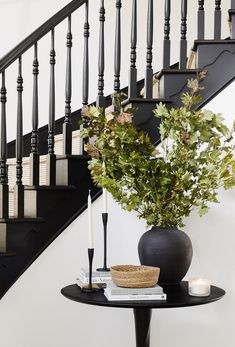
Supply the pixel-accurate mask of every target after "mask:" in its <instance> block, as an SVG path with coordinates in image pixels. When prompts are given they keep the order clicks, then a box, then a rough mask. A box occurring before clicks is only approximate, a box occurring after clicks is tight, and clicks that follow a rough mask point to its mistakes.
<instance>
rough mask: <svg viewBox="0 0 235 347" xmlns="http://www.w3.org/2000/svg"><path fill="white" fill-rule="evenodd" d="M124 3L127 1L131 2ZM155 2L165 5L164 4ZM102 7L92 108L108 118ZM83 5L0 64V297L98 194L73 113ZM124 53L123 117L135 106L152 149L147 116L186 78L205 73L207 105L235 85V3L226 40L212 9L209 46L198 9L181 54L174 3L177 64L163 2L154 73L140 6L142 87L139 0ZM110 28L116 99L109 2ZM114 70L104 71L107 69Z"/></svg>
mask: <svg viewBox="0 0 235 347" xmlns="http://www.w3.org/2000/svg"><path fill="white" fill-rule="evenodd" d="M130 1H131V0H130ZM162 1H163V0H162ZM104 2H105V1H104V0H101V1H100V11H99V14H97V16H98V15H99V21H100V32H99V52H98V78H97V77H96V76H92V77H93V78H94V79H98V92H97V99H96V105H97V106H99V107H103V108H105V109H106V111H107V112H110V111H112V109H113V105H112V97H111V95H109V96H107V97H105V96H104V69H105V62H104V52H105V44H106V41H105V3H104ZM89 3H92V1H86V0H73V1H71V2H70V3H69V4H68V5H67V6H65V7H64V8H63V9H62V10H61V11H59V12H58V13H56V14H55V15H54V16H53V17H52V18H50V19H49V20H48V21H47V22H46V23H44V24H43V25H42V26H41V27H39V28H38V29H37V30H35V31H34V32H33V33H32V34H31V35H29V36H28V37H27V38H26V39H25V40H23V41H22V42H21V43H19V44H18V45H17V46H16V47H15V48H14V49H13V50H12V51H10V52H9V53H8V54H6V55H5V56H4V57H3V58H2V59H0V73H1V77H2V78H1V90H0V94H1V95H0V102H1V114H0V115H1V117H0V125H1V132H0V134H1V140H0V297H2V296H3V295H4V294H5V293H6V291H7V290H8V289H9V287H10V286H11V285H12V284H13V283H14V282H15V281H16V280H17V278H18V277H19V276H20V275H21V274H22V273H23V272H24V271H25V270H26V269H27V267H29V266H30V264H31V263H32V262H33V261H34V260H35V259H36V258H37V257H38V256H39V255H40V254H41V253H42V252H43V250H44V249H45V248H46V247H47V246H48V245H49V244H50V243H51V242H53V240H54V239H55V238H56V237H57V236H58V235H59V234H60V233H61V232H62V231H63V230H64V229H65V228H66V227H67V226H68V225H69V224H70V223H71V222H72V221H73V220H74V219H75V218H76V217H77V216H78V215H79V214H81V213H82V212H83V211H84V210H85V209H86V207H87V205H86V203H87V194H88V190H89V189H91V192H92V198H93V200H94V199H96V198H97V197H98V196H99V195H100V194H101V191H100V190H99V189H98V188H97V187H95V186H94V185H93V183H92V181H91V178H90V174H89V170H88V168H87V162H88V160H89V157H88V156H87V155H86V153H84V152H83V143H82V140H81V138H80V129H79V120H80V119H81V110H82V109H80V110H75V111H73V112H72V110H71V96H72V82H73V79H74V76H73V75H72V72H71V68H72V60H71V51H72V44H73V36H72V25H71V18H72V15H73V13H74V12H75V11H77V10H78V9H79V8H80V7H83V8H84V13H85V18H84V19H83V20H84V32H83V36H84V45H83V48H84V50H83V76H82V107H87V105H88V100H89V83H88V81H89V61H90V58H89V35H90V31H89ZM131 3H132V17H131V54H130V69H129V85H128V86H127V87H126V88H124V89H122V91H124V92H125V93H126V94H127V96H128V97H127V99H126V100H125V101H124V102H123V109H124V110H125V109H126V108H129V107H130V106H131V107H135V108H137V110H136V112H135V115H134V122H135V125H136V126H137V127H138V128H139V129H144V130H146V131H147V132H148V133H149V135H150V137H151V140H152V142H153V143H156V144H157V143H158V142H159V132H158V126H159V123H158V122H159V121H158V120H157V119H156V118H155V117H154V116H153V113H152V111H153V109H154V108H155V105H156V104H157V103H159V102H164V103H166V104H167V105H168V107H177V106H179V105H180V95H181V93H182V92H184V91H186V89H187V80H188V79H189V78H195V77H196V75H197V73H198V72H199V71H204V70H207V75H206V78H205V80H204V81H203V83H204V85H205V86H206V88H205V89H204V90H203V91H202V95H203V102H202V104H201V105H199V107H202V106H203V105H205V104H206V103H207V102H208V101H209V100H211V99H212V98H213V97H214V96H215V95H217V94H218V93H219V92H220V91H221V90H223V89H224V88H226V86H227V85H228V84H229V83H231V82H232V81H233V80H234V78H235V54H234V53H235V0H232V1H231V8H230V9H228V10H229V11H228V13H229V25H230V28H231V37H229V38H226V39H222V38H221V1H218V0H217V1H215V10H214V38H213V39H212V40H207V39H205V17H206V16H205V10H204V1H202V0H201V1H198V12H197V23H198V28H197V37H196V40H195V42H194V46H193V48H192V50H191V51H190V52H188V45H187V11H188V8H187V7H188V2H187V0H182V1H181V23H179V26H180V28H181V36H180V57H179V63H177V64H175V65H172V66H171V65H170V58H171V41H170V19H171V1H170V0H165V13H164V18H165V20H164V42H163V66H162V70H161V71H159V72H157V73H154V71H153V68H152V63H153V58H154V57H153V34H154V32H153V23H154V10H153V0H148V1H146V13H147V29H146V32H147V51H146V70H145V71H146V72H145V78H144V79H143V80H140V81H137V64H136V61H137V41H138V40H137V27H138V23H137V9H138V1H137V0H132V1H131ZM114 5H115V6H113V11H115V17H116V26H115V38H114V42H113V43H112V44H113V45H114V92H115V93H119V92H120V73H121V15H122V11H121V8H122V1H121V0H115V4H114ZM64 21H67V39H66V40H67V41H66V51H67V52H66V83H65V115H64V117H62V118H60V119H58V120H56V118H55V116H56V114H55V105H56V93H55V64H56V60H55V55H56V51H55V30H56V29H57V26H58V25H59V24H60V23H61V22H64ZM46 35H50V40H51V49H50V52H48V53H49V56H50V60H49V65H50V85H49V119H48V124H47V125H46V126H44V127H42V128H39V127H38V121H39V111H38V106H39V104H40V102H42V101H41V100H40V99H39V94H38V79H39V61H38V49H39V47H38V42H40V40H41V39H42V38H44V37H45V36H46ZM29 50H31V51H32V52H33V55H34V58H33V62H32V65H33V74H32V79H33V93H32V104H33V110H32V132H31V133H29V134H27V135H24V136H23V102H22V100H23V99H22V94H23V86H24V81H23V76H22V56H24V54H25V53H27V52H28V51H29ZM13 64H16V65H17V70H18V76H17V84H16V89H17V105H16V107H17V117H16V119H15V122H16V124H17V136H16V140H15V141H13V142H10V143H8V144H7V118H8V117H7V102H8V100H7V85H6V78H5V74H6V72H7V71H8V68H9V67H10V66H11V65H13ZM108 69H109V71H112V67H108Z"/></svg>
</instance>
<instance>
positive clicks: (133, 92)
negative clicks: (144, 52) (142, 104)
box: [128, 0, 137, 98]
mask: <svg viewBox="0 0 235 347" xmlns="http://www.w3.org/2000/svg"><path fill="white" fill-rule="evenodd" d="M136 44H137V1H136V0H133V2H132V18H131V67H130V72H129V89H128V96H129V97H130V98H131V97H136V96H137V69H136Z"/></svg>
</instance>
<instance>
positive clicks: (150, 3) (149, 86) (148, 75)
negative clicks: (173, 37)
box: [144, 0, 153, 99]
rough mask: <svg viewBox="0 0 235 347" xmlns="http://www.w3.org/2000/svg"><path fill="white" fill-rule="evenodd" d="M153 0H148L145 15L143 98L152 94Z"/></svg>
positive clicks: (148, 97)
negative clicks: (146, 13) (145, 53)
mask: <svg viewBox="0 0 235 347" xmlns="http://www.w3.org/2000/svg"><path fill="white" fill-rule="evenodd" d="M152 50H153V0H148V15H147V56H146V62H147V65H146V74H145V95H144V96H145V98H146V99H151V98H152V96H153V69H152V61H153V53H152Z"/></svg>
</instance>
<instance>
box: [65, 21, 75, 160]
mask: <svg viewBox="0 0 235 347" xmlns="http://www.w3.org/2000/svg"><path fill="white" fill-rule="evenodd" d="M72 39H73V35H72V33H71V15H70V16H69V17H68V33H67V43H66V46H67V62H66V82H65V119H64V124H63V153H64V154H71V153H72V130H73V129H72V122H71V97H72V82H71V81H72V59H71V49H72V45H73V44H72Z"/></svg>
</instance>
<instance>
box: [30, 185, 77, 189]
mask: <svg viewBox="0 0 235 347" xmlns="http://www.w3.org/2000/svg"><path fill="white" fill-rule="evenodd" d="M24 189H25V190H76V189H77V188H76V187H75V186H73V185H69V186H46V185H44V186H29V185H27V186H24Z"/></svg>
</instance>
